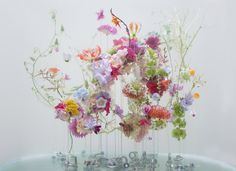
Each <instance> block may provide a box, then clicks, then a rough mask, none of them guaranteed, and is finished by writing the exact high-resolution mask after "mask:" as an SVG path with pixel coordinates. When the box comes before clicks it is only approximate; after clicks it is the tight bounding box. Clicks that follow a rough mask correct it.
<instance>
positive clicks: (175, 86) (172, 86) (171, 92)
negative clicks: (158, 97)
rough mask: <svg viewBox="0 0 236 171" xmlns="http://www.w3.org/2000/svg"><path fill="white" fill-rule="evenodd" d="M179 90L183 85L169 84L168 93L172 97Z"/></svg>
mask: <svg viewBox="0 0 236 171" xmlns="http://www.w3.org/2000/svg"><path fill="white" fill-rule="evenodd" d="M180 90H183V86H181V85H179V84H172V85H171V86H170V89H169V93H170V95H171V96H172V97H173V96H174V95H175V94H176V93H177V91H180Z"/></svg>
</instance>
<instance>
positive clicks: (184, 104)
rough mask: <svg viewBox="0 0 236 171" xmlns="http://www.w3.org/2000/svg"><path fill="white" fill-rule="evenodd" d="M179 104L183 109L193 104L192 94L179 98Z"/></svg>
mask: <svg viewBox="0 0 236 171" xmlns="http://www.w3.org/2000/svg"><path fill="white" fill-rule="evenodd" d="M180 103H181V106H182V107H183V109H184V110H185V111H187V110H188V107H189V106H191V105H192V104H193V96H192V94H191V93H189V94H187V95H186V96H185V97H184V98H183V99H182V100H181V102H180Z"/></svg>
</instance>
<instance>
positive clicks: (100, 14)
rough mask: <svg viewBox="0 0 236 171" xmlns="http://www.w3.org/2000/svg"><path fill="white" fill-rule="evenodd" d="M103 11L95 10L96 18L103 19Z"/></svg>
mask: <svg viewBox="0 0 236 171" xmlns="http://www.w3.org/2000/svg"><path fill="white" fill-rule="evenodd" d="M104 17H105V16H104V11H103V10H100V11H99V12H97V20H101V19H104Z"/></svg>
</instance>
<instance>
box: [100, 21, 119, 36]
mask: <svg viewBox="0 0 236 171" xmlns="http://www.w3.org/2000/svg"><path fill="white" fill-rule="evenodd" d="M98 31H100V32H102V33H104V34H105V35H107V36H108V35H115V34H116V33H117V29H116V28H115V27H112V26H110V25H107V24H105V25H101V26H100V27H98Z"/></svg>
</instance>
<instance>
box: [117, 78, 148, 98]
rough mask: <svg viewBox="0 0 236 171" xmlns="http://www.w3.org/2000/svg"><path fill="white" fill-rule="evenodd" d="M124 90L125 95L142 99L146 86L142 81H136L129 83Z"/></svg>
mask: <svg viewBox="0 0 236 171" xmlns="http://www.w3.org/2000/svg"><path fill="white" fill-rule="evenodd" d="M122 92H123V93H124V94H125V96H127V97H129V98H131V99H140V98H142V97H143V96H144V94H145V92H146V88H145V86H144V85H143V84H142V83H140V82H138V81H134V82H132V83H130V84H127V85H126V86H125V87H124V88H123V90H122Z"/></svg>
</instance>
